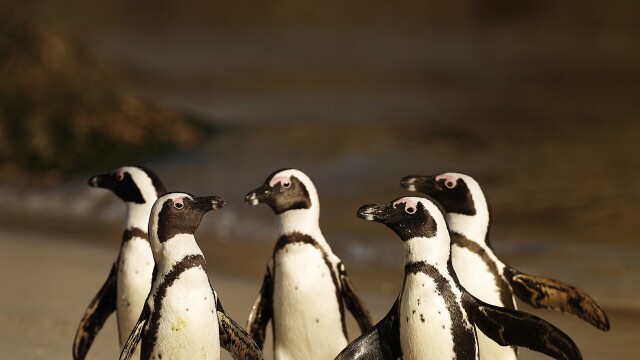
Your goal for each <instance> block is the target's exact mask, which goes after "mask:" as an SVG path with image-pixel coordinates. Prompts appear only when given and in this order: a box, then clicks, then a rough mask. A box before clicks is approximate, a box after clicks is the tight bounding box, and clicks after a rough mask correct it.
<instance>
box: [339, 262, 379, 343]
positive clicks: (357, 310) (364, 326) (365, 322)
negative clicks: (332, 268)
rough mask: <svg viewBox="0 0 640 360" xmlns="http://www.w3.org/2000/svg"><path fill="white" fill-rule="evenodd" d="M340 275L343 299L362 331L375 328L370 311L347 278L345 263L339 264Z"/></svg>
mask: <svg viewBox="0 0 640 360" xmlns="http://www.w3.org/2000/svg"><path fill="white" fill-rule="evenodd" d="M338 273H339V275H340V283H341V285H342V286H341V288H342V297H343V298H344V302H345V304H346V305H347V309H349V311H350V312H351V314H352V315H353V317H354V318H355V319H356V321H357V322H358V326H359V327H360V331H361V332H365V331H367V330H369V328H371V326H373V321H372V320H371V315H369V310H367V308H366V307H365V306H364V303H363V302H362V300H361V299H360V297H359V296H358V294H356V289H355V287H354V286H353V284H352V283H351V279H349V277H348V276H347V270H346V269H345V267H344V264H343V263H339V264H338Z"/></svg>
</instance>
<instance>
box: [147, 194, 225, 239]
mask: <svg viewBox="0 0 640 360" xmlns="http://www.w3.org/2000/svg"><path fill="white" fill-rule="evenodd" d="M224 205H225V203H224V200H223V199H222V198H221V197H219V196H202V197H195V196H193V195H191V194H187V193H169V194H166V195H163V196H161V197H160V198H158V200H156V202H155V203H154V204H153V207H152V208H151V229H150V230H151V231H150V232H151V233H152V234H155V235H157V236H158V241H159V242H160V243H164V242H166V241H168V240H170V239H171V238H173V237H174V236H176V235H179V234H194V233H195V232H196V229H197V228H198V226H200V221H202V216H203V215H204V214H205V213H207V212H209V211H211V210H215V209H220V208H222V207H224Z"/></svg>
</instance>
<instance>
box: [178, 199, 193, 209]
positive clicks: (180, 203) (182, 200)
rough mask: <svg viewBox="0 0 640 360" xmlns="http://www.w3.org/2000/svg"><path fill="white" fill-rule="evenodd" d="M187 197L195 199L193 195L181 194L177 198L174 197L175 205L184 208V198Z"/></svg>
mask: <svg viewBox="0 0 640 360" xmlns="http://www.w3.org/2000/svg"><path fill="white" fill-rule="evenodd" d="M185 199H189V200H192V201H193V197H191V196H179V197H177V198H174V199H173V207H174V208H176V209H178V210H181V209H182V208H184V200H185Z"/></svg>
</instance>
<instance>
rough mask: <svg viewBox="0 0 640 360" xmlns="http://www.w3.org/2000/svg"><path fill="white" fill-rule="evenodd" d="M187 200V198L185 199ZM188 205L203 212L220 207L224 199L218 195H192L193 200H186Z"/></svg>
mask: <svg viewBox="0 0 640 360" xmlns="http://www.w3.org/2000/svg"><path fill="white" fill-rule="evenodd" d="M185 202H187V200H185ZM188 203H189V205H190V206H191V207H192V208H194V209H198V210H200V211H203V212H207V211H211V210H216V209H222V208H223V207H224V205H225V202H224V200H223V199H222V198H221V197H219V196H201V197H194V198H193V200H190V201H188Z"/></svg>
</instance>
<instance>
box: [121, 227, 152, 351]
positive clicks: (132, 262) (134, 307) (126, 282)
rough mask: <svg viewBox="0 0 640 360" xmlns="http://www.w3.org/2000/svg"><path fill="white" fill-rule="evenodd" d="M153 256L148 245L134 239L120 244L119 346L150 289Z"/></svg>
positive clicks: (132, 325)
mask: <svg viewBox="0 0 640 360" xmlns="http://www.w3.org/2000/svg"><path fill="white" fill-rule="evenodd" d="M154 264H155V263H154V260H153V253H152V252H151V247H150V246H149V242H148V241H146V240H144V239H141V238H137V237H134V238H133V239H130V240H129V241H126V242H125V243H123V244H122V248H121V250H120V257H119V263H118V278H117V282H118V285H117V294H116V296H117V302H116V303H117V317H118V333H119V335H120V345H123V344H124V343H125V342H126V341H127V338H128V337H129V334H130V333H131V330H132V329H133V327H134V326H135V324H136V323H137V322H138V318H139V317H140V313H141V312H142V308H143V306H144V302H145V300H146V299H147V296H148V295H149V290H150V289H151V277H152V273H153V266H154Z"/></svg>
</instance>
